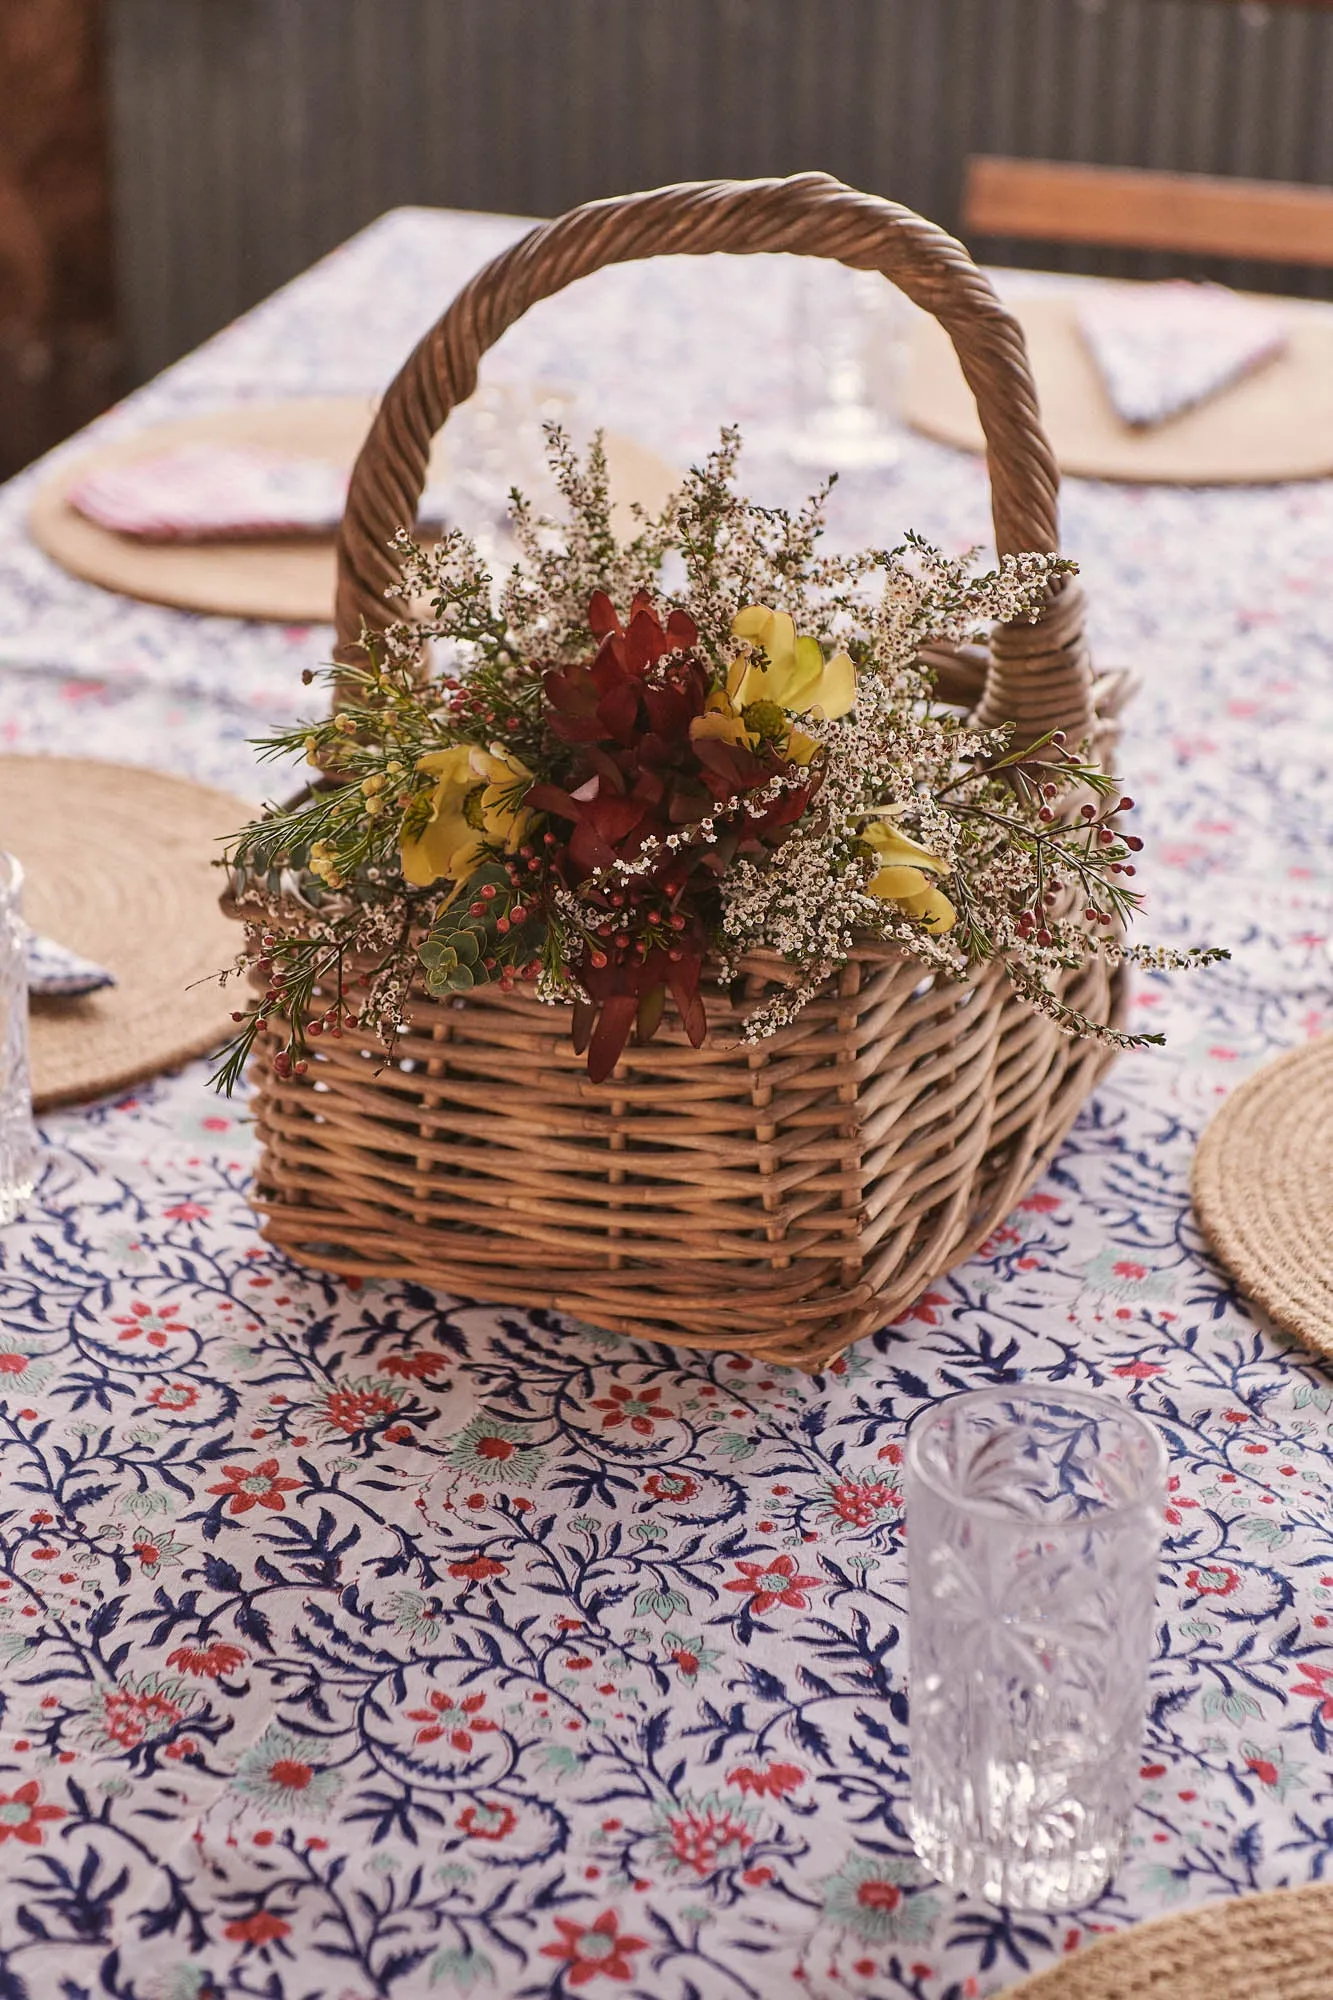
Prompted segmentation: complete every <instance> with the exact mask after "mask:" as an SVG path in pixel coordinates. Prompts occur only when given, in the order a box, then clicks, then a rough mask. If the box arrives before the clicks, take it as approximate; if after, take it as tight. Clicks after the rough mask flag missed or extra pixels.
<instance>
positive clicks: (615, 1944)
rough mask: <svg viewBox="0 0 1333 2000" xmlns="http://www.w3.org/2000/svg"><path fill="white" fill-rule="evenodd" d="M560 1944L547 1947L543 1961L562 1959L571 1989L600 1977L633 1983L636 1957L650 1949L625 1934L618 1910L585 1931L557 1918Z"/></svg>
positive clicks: (645, 1943)
mask: <svg viewBox="0 0 1333 2000" xmlns="http://www.w3.org/2000/svg"><path fill="white" fill-rule="evenodd" d="M555 1927H556V1929H557V1930H558V1931H559V1933H560V1938H559V1942H558V1943H553V1944H544V1945H543V1946H542V1948H541V1956H542V1957H543V1958H558V1959H562V1960H563V1961H564V1963H565V1965H566V1966H568V1968H569V1972H568V1978H569V1983H570V1985H571V1986H586V1985H587V1983H588V1981H589V1980H590V1979H596V1978H597V1977H598V1975H599V1974H601V1975H602V1976H603V1977H605V1978H607V1979H633V1977H634V1966H633V1963H632V1955H633V1953H635V1952H636V1951H644V1950H646V1949H647V1945H648V1940H647V1938H641V1937H631V1936H630V1935H629V1933H628V1932H627V1931H622V1930H621V1929H620V1926H619V1922H618V1919H617V1917H616V1913H615V1911H614V1910H606V1911H605V1912H604V1913H603V1914H602V1915H601V1916H600V1917H598V1919H597V1921H596V1923H595V1924H591V1925H589V1926H587V1927H586V1928H585V1926H584V1925H582V1924H575V1923H571V1922H570V1920H569V1918H568V1917H557V1918H556V1920H555Z"/></svg>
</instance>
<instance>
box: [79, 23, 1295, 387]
mask: <svg viewBox="0 0 1333 2000" xmlns="http://www.w3.org/2000/svg"><path fill="white" fill-rule="evenodd" d="M110 13H111V48H112V94H113V124H114V133H115V161H116V175H117V201H118V227H119V245H120V270H121V296H122V302H123V308H124V314H125V320H126V332H127V337H128V342H129V348H130V355H131V365H132V369H133V371H134V373H135V374H136V376H138V377H143V376H145V375H147V374H150V373H152V372H153V371H154V370H156V369H157V368H159V367H161V366H162V365H163V364H164V363H165V362H167V361H169V360H171V359H172V358H173V357H174V356H175V355H177V354H179V353H181V352H183V351H184V350H185V349H186V348H187V347H189V346H192V345H193V344H194V343H195V342H197V341H198V340H200V339H201V338H203V337H204V336H205V335H206V334H208V333H210V332H212V331H213V330H214V329H215V328H216V327H218V326H219V325H221V324H222V323H223V322H225V321H226V320H227V319H229V318H231V317H232V316H233V315H234V314H235V313H237V312H239V311H241V310H242V309H243V308H244V307H246V306H248V305H250V304H251V303H253V302H254V301H255V300H256V299H259V298H261V297H263V295H264V294H265V293H266V292H269V291H271V290H272V289H273V287H274V286H276V285H278V284H280V283H282V282H283V281H284V280H285V279H287V278H289V277H291V276H292V275H293V274H294V273H295V272H297V271H298V270H300V269H302V268H303V267H304V266H305V265H306V264H308V263H309V262H310V261H311V260H312V259H313V258H315V257H317V256H319V255H321V254H322V253H323V252H324V251H326V250H328V249H330V248H331V247H332V246H333V245H334V244H335V243H338V242H340V241H341V240H342V239H343V238H344V237H346V236H347V235H349V234H350V233H351V232H352V231H353V230H354V229H356V228H358V227H360V226H361V225H362V224H364V223H366V222H368V221H370V220H371V218H372V217H374V216H376V215H378V214H379V213H381V212H382V211H383V210H384V209H386V208H389V207H392V206H394V205H395V204H397V203H401V202H426V203H440V204H450V205H453V206H457V207H462V208H489V209H498V210H505V211H509V212H511V213H531V214H538V215H544V214H545V215H549V214H556V213H558V212H559V211H560V210H561V209H563V208H566V207H568V206H569V205H570V204H572V203H574V202H578V201H583V200H586V199H588V198H590V197H592V196H596V195H602V194H609V193H615V192H618V191H620V190H623V189H626V188H631V187H642V186H653V185H656V184H659V183H661V182H663V181H669V180H677V179H692V178H696V177H705V176H711V175H719V174H738V175H750V174H762V173H784V172H793V171H795V170H797V169H800V168H805V167H812V166H819V167H823V168H826V169H827V170H828V171H830V172H832V173H836V174H840V175H841V176H842V177H843V178H844V179H846V180H848V181H852V182H855V183H859V184H860V185H861V186H862V187H866V188H871V189H874V190H877V191H879V192H882V193H886V194H891V195H893V196H895V197H896V198H897V199H899V200H902V201H905V202H908V203H910V204H911V205H912V206H913V207H915V208H918V209H921V210H922V211H923V212H924V213H925V214H927V215H930V216H932V217H934V218H935V219H936V220H937V221H939V222H941V223H943V224H945V226H946V227H950V228H954V227H956V226H957V222H956V218H957V202H958V192H959V185H960V177H961V171H962V163H963V160H964V158H965V156H966V155H967V154H968V153H969V152H1002V153H1016V154H1025V155H1030V156H1035V157H1042V158H1053V159H1073V160H1096V161H1105V162H1115V163H1120V164H1124V165H1141V166H1156V167H1173V168H1183V169H1189V170H1195V171H1204V172H1211V173H1233V174H1249V175H1256V176H1259V177H1262V178H1269V179H1282V180H1301V181H1312V182H1320V183H1330V182H1333V116H1330V112H1331V111H1333V13H1330V12H1329V11H1327V10H1326V9H1323V8H1313V7H1308V6H1285V5H1276V6H1265V5H1261V4H1245V5H1237V4H1233V0H110ZM977 247H979V248H980V249H981V250H982V251H984V252H985V253H986V254H988V255H990V256H992V257H996V258H1001V259H1002V258H1005V257H1007V256H1008V257H1011V258H1012V260H1013V261H1018V260H1019V259H1020V258H1021V257H1023V256H1024V254H1025V253H1022V252H1015V251H1013V250H1012V248H1011V246H1006V245H1003V244H997V243H993V242H992V243H984V244H981V245H980V246H977ZM1027 261H1037V262H1044V263H1047V264H1064V265H1068V266H1070V267H1072V268H1089V269H1112V270H1118V271H1131V270H1142V271H1145V272H1155V271H1157V270H1159V269H1162V268H1164V266H1163V265H1162V264H1161V261H1160V260H1156V261H1153V260H1147V259H1140V260H1137V261H1136V260H1133V259H1127V258H1125V257H1124V256H1122V255H1120V254H1118V253H1108V254H1106V255H1103V256H1102V257H1100V258H1097V257H1093V256H1088V255H1084V254H1081V253H1071V252H1060V251H1050V252H1045V253H1039V254H1037V255H1035V256H1034V255H1033V254H1031V253H1027ZM1217 275H1221V276H1223V277H1226V278H1229V279H1230V280H1231V281H1232V282H1234V283H1251V284H1256V285H1267V286H1272V287H1274V288H1276V289H1282V290H1290V291H1310V290H1316V289H1317V290H1320V291H1322V292H1325V293H1328V292H1333V273H1324V274H1321V275H1320V276H1319V277H1315V276H1314V275H1312V274H1310V273H1307V272H1299V271H1297V272H1291V271H1285V270H1282V269H1277V268H1274V267H1272V266H1268V267H1253V268H1247V267H1233V268H1230V269H1226V270H1222V271H1219V272H1218V273H1217Z"/></svg>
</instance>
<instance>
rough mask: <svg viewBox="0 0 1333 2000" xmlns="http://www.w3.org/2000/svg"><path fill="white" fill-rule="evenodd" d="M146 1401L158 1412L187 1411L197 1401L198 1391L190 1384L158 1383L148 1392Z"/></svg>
mask: <svg viewBox="0 0 1333 2000" xmlns="http://www.w3.org/2000/svg"><path fill="white" fill-rule="evenodd" d="M148 1400H149V1402H150V1403H156V1405H157V1407H158V1409H159V1410H188V1409H190V1408H191V1407H192V1406H193V1405H194V1404H195V1403H197V1402H198V1401H199V1391H198V1390H197V1389H196V1388H195V1386H194V1384H193V1383H192V1382H159V1383H158V1384H157V1387H156V1388H154V1389H150V1390H149V1391H148Z"/></svg>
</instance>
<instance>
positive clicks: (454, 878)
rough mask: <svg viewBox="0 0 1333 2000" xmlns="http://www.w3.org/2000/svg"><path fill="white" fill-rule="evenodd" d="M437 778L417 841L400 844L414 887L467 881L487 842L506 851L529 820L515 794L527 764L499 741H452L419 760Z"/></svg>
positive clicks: (407, 877) (526, 774) (406, 875)
mask: <svg viewBox="0 0 1333 2000" xmlns="http://www.w3.org/2000/svg"><path fill="white" fill-rule="evenodd" d="M417 769H418V770H419V771H424V772H425V773H426V775H427V776H428V777H432V778H434V779H435V780H436V785H435V796H434V798H433V799H432V801H431V812H430V818H429V819H428V820H427V821H426V824H425V826H424V827H423V828H422V830H421V832H420V833H419V834H418V835H417V836H416V838H415V839H407V838H405V839H403V840H402V841H401V842H400V844H399V851H400V854H401V857H402V867H403V879H404V881H407V882H410V883H411V884H412V886H413V888H415V889H424V888H426V887H428V886H429V884H430V883H432V882H438V881H441V880H443V881H447V882H457V883H460V884H461V883H463V882H466V880H467V878H468V876H469V875H471V873H472V872H473V870H474V869H475V868H476V866H477V864H478V862H479V861H480V860H481V859H482V857H483V856H484V854H485V852H486V847H487V845H488V844H491V845H495V846H501V845H503V846H504V847H505V849H506V851H507V852H508V853H510V854H512V853H513V851H514V849H515V848H516V847H518V846H519V844H520V842H521V841H522V839H523V835H524V833H525V832H526V830H527V827H528V824H529V822H530V820H531V818H532V815H531V813H530V812H528V811H526V810H525V808H524V807H523V806H522V805H521V804H519V803H518V801H517V797H516V794H518V793H519V790H520V787H521V786H522V784H523V781H524V780H525V779H528V778H530V777H531V776H532V773H531V771H529V769H528V767H527V765H526V764H524V763H523V762H522V761H521V760H520V759H519V758H517V757H515V756H513V755H512V754H511V753H510V752H508V751H506V750H504V749H503V748H501V747H500V746H499V745H498V744H497V745H495V746H494V747H493V748H492V749H491V750H489V751H487V750H478V749H476V748H474V747H473V746H472V745H471V744H468V743H456V744H454V746H453V748H452V749H449V750H433V751H431V752H430V754H429V755H428V756H425V757H419V758H418V759H417Z"/></svg>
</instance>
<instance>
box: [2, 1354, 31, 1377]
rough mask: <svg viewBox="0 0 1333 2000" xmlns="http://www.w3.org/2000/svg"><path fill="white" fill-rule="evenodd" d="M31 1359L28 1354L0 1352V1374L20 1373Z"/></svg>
mask: <svg viewBox="0 0 1333 2000" xmlns="http://www.w3.org/2000/svg"><path fill="white" fill-rule="evenodd" d="M31 1360H32V1356H31V1355H30V1354H0V1375H22V1374H23V1372H24V1370H25V1369H26V1368H27V1366H28V1364H29V1362H30V1361H31Z"/></svg>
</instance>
